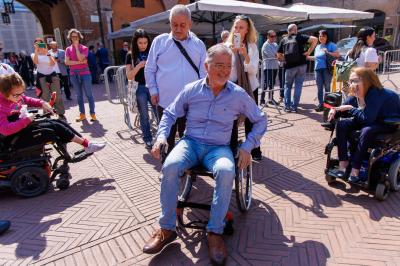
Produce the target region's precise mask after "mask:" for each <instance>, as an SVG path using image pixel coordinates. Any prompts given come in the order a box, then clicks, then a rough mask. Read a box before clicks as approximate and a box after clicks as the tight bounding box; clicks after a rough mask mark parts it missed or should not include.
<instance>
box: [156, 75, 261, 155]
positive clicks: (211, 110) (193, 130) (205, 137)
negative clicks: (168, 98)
mask: <svg viewBox="0 0 400 266" xmlns="http://www.w3.org/2000/svg"><path fill="white" fill-rule="evenodd" d="M240 114H243V115H245V116H246V117H247V118H249V119H250V121H251V122H252V123H253V128H252V131H251V132H250V133H249V134H248V135H247V138H246V141H245V142H244V143H243V144H242V146H241V148H243V149H244V150H246V151H248V152H250V151H251V150H252V149H253V148H255V147H258V146H259V145H260V139H261V137H262V136H263V135H264V133H265V131H266V129H267V118H266V115H265V114H264V112H262V111H260V109H259V108H258V106H257V105H256V103H255V102H254V100H253V99H252V98H250V96H249V95H248V94H247V93H246V92H245V90H244V89H242V88H241V87H239V86H238V85H236V84H234V83H232V82H230V81H228V82H227V83H226V85H225V87H224V88H223V89H222V90H221V92H220V93H219V94H218V95H217V96H214V94H213V92H212V90H211V88H210V87H209V86H208V85H207V79H206V78H204V79H200V80H198V81H195V82H193V83H190V84H188V85H186V86H185V88H184V90H183V91H182V92H181V93H179V95H178V96H177V97H176V98H175V100H174V102H173V103H172V104H171V105H170V106H168V108H166V109H165V110H164V115H163V116H162V119H161V122H160V125H159V127H158V133H157V139H158V140H160V139H167V137H168V135H169V132H170V130H171V127H172V125H174V124H175V122H176V119H177V118H179V117H183V116H185V115H186V131H185V135H186V136H188V137H190V138H192V139H194V140H196V141H198V142H201V143H204V144H209V145H229V142H230V139H231V134H232V127H233V121H235V120H236V119H238V117H239V115H240Z"/></svg>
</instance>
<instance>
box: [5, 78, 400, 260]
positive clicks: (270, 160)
mask: <svg viewBox="0 0 400 266" xmlns="http://www.w3.org/2000/svg"><path fill="white" fill-rule="evenodd" d="M395 81H396V84H400V82H399V81H400V75H397V76H396V77H395ZM94 90H95V92H96V101H97V103H96V107H97V114H98V117H99V119H100V122H99V123H91V122H87V123H83V124H80V123H75V122H72V125H73V126H74V127H75V128H76V129H77V130H78V131H80V132H82V133H83V134H84V135H86V136H89V137H91V138H97V139H104V140H107V141H108V145H107V147H106V148H105V149H104V150H103V151H101V152H99V153H97V154H95V155H93V156H91V157H90V158H88V159H87V160H85V161H83V162H80V163H77V164H75V165H71V174H72V176H73V179H72V180H71V181H72V183H71V187H70V188H69V189H68V190H66V191H58V190H57V189H51V190H50V191H49V192H48V193H47V194H45V195H42V196H40V197H37V198H33V199H21V198H17V197H16V196H14V195H12V194H11V193H6V192H2V193H1V194H0V201H1V205H0V219H10V220H11V221H12V223H13V225H12V228H11V230H10V231H9V232H8V233H6V234H5V235H3V236H1V237H0V265H27V264H35V265H116V264H120V265H147V264H151V265H166V264H168V265H190V264H193V263H196V264H200V265H206V264H208V263H209V262H208V256H207V245H206V240H205V238H204V233H203V232H197V231H189V232H188V233H183V232H180V236H181V238H180V239H179V240H177V241H175V242H174V243H173V244H171V245H170V246H168V247H167V248H166V249H165V250H164V251H163V252H162V253H161V254H159V255H155V256H150V255H146V254H143V253H142V252H141V247H142V245H143V243H144V240H145V239H147V238H148V237H149V235H150V233H151V231H152V230H153V228H154V227H155V226H157V225H156V219H157V216H158V213H159V211H160V205H159V198H158V197H159V190H160V188H159V181H158V171H159V169H160V165H159V163H158V162H156V161H155V160H153V159H152V158H151V156H150V155H149V154H148V152H147V151H146V150H145V149H144V146H143V145H142V141H141V139H140V138H139V137H138V132H129V131H126V130H125V129H126V126H125V125H124V121H123V116H122V114H123V109H122V107H121V106H120V105H116V104H111V103H109V102H108V101H107V100H106V97H105V95H104V92H105V90H104V87H103V86H96V87H95V88H94ZM315 95H316V89H315V87H306V88H304V92H303V98H302V102H303V104H302V105H301V108H300V111H299V114H283V115H279V114H278V113H277V111H276V110H275V109H271V108H267V109H266V111H267V113H268V115H269V118H270V119H271V123H270V125H269V131H268V134H267V135H266V136H265V137H264V138H263V140H262V150H263V155H264V159H263V161H262V162H261V163H259V164H255V165H254V174H255V179H254V186H253V191H254V192H253V196H254V197H253V198H254V200H253V205H252V208H251V210H250V211H249V212H248V213H247V214H246V215H240V214H239V213H238V211H237V209H236V203H235V201H234V200H232V201H231V208H230V209H231V210H232V211H233V212H234V213H235V222H234V226H235V230H236V231H235V233H234V235H233V236H230V237H225V239H226V243H227V245H228V250H229V254H230V255H229V260H228V264H229V265H281V264H283V265H325V264H329V265H340V264H341V265H396V264H397V265H400V220H399V217H400V205H399V202H400V193H397V194H395V193H392V194H391V195H390V198H389V199H388V200H387V201H385V202H377V201H376V200H375V199H374V198H373V197H372V196H371V195H368V194H367V193H366V192H363V191H358V190H356V189H354V188H351V187H350V186H349V185H346V184H344V183H339V184H338V185H336V186H334V187H330V186H328V185H327V184H326V182H325V179H324V174H323V170H324V162H325V157H324V154H323V150H324V145H325V144H326V142H327V141H328V137H329V135H328V132H326V131H324V130H322V129H321V127H320V126H319V122H320V120H321V115H320V114H318V113H315V112H314V111H313V110H312V109H313V108H314V104H315V102H314V101H315V100H314V98H315ZM76 114H77V106H76V101H75V100H74V101H72V102H69V103H68V110H67V117H68V119H69V121H73V118H74V116H75V115H76ZM117 133H119V134H117ZM212 185H213V183H212V182H210V180H209V179H199V180H198V181H197V182H196V184H195V187H194V189H193V191H192V198H194V199H196V200H198V201H207V200H209V199H210V197H211V193H212V190H211V188H212ZM188 215H189V217H193V215H197V213H196V211H195V212H193V213H189V214H188Z"/></svg>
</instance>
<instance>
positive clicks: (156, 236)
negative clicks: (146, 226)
mask: <svg viewBox="0 0 400 266" xmlns="http://www.w3.org/2000/svg"><path fill="white" fill-rule="evenodd" d="M176 237H177V234H176V232H175V231H170V230H165V229H158V230H156V231H155V232H153V235H152V236H151V238H150V239H149V240H147V242H146V244H145V245H144V247H143V252H144V253H147V254H155V253H158V252H160V251H161V250H162V249H163V248H164V247H165V246H166V245H167V244H169V243H171V242H172V241H174V240H175V239H176Z"/></svg>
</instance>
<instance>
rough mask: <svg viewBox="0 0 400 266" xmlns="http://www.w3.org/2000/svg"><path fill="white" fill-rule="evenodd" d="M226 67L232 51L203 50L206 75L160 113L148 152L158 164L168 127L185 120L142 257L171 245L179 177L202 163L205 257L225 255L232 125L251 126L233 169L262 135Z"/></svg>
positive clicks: (257, 117) (261, 120)
mask: <svg viewBox="0 0 400 266" xmlns="http://www.w3.org/2000/svg"><path fill="white" fill-rule="evenodd" d="M231 67H232V52H231V49H229V48H228V47H226V46H224V45H222V44H217V45H215V46H213V47H211V48H210V49H209V50H208V51H207V58H206V62H205V68H206V70H207V76H206V77H205V78H204V79H200V80H198V81H195V82H193V83H190V84H187V85H186V86H185V88H184V89H183V90H182V91H181V93H180V94H179V95H178V96H177V97H176V98H175V100H174V102H173V103H172V104H171V105H170V106H169V107H168V108H166V109H165V110H164V113H163V116H162V118H161V121H160V124H159V128H158V132H157V140H156V142H155V144H154V146H153V149H152V151H151V153H152V155H153V156H154V157H155V158H156V159H160V147H161V145H166V144H167V137H168V135H169V132H170V129H171V127H172V125H174V123H175V121H176V119H177V118H179V117H183V116H186V119H187V122H186V131H185V135H184V137H183V138H182V139H180V141H179V142H178V143H177V145H176V146H175V147H174V148H173V150H172V151H171V152H170V153H169V155H168V157H167V158H166V160H165V162H164V164H163V167H162V177H161V193H160V202H161V214H160V218H159V225H160V229H158V230H156V231H155V232H154V233H153V235H152V237H151V238H150V239H149V240H148V241H147V242H146V244H145V246H144V247H143V252H145V253H149V254H154V253H158V252H160V251H161V250H162V249H163V247H164V246H165V245H167V244H168V243H170V242H172V241H173V240H175V238H176V237H177V234H176V231H175V230H176V206H177V199H178V190H179V178H180V177H182V176H183V174H184V171H185V170H187V169H189V168H191V167H193V166H195V165H197V164H202V165H203V166H204V167H205V168H206V169H207V170H208V171H210V172H212V173H213V175H214V178H215V182H216V186H215V190H214V194H213V199H212V204H211V213H210V220H209V222H208V224H207V226H206V230H207V239H208V245H209V249H208V250H209V255H210V258H211V260H212V261H213V262H216V263H217V264H220V263H221V262H223V261H225V258H226V256H227V252H226V248H225V244H224V241H223V238H222V236H221V235H222V233H223V229H224V218H225V215H226V213H227V211H228V208H229V202H230V199H231V193H232V184H233V181H234V178H235V159H234V155H233V153H232V150H231V148H230V140H231V134H232V128H233V125H234V121H235V120H237V119H238V118H239V116H240V115H244V116H246V117H247V118H249V119H250V121H251V122H252V123H253V124H254V125H253V128H252V131H251V132H250V133H249V134H248V136H247V138H246V141H245V142H244V143H242V144H241V145H240V147H239V151H238V165H237V166H238V168H239V169H244V168H246V167H247V166H249V164H250V163H251V153H250V152H251V150H252V149H253V148H254V147H258V146H259V145H260V139H261V137H262V136H263V135H264V133H265V132H266V128H267V118H266V115H265V114H264V113H263V112H261V111H260V109H259V108H258V106H257V105H256V103H255V102H254V100H253V99H252V98H250V97H249V95H248V94H247V93H246V92H245V90H244V89H242V88H241V87H239V86H238V85H236V84H234V83H232V82H230V81H228V78H229V76H230V72H231Z"/></svg>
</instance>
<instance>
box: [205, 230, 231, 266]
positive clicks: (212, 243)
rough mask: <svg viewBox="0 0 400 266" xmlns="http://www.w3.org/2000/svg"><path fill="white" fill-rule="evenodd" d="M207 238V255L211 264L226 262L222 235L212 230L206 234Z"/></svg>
mask: <svg viewBox="0 0 400 266" xmlns="http://www.w3.org/2000/svg"><path fill="white" fill-rule="evenodd" d="M207 240H208V255H209V257H210V260H211V263H212V264H213V265H225V262H226V256H227V252H226V248H225V243H224V239H223V238H222V235H218V234H215V233H212V232H208V234H207Z"/></svg>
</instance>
